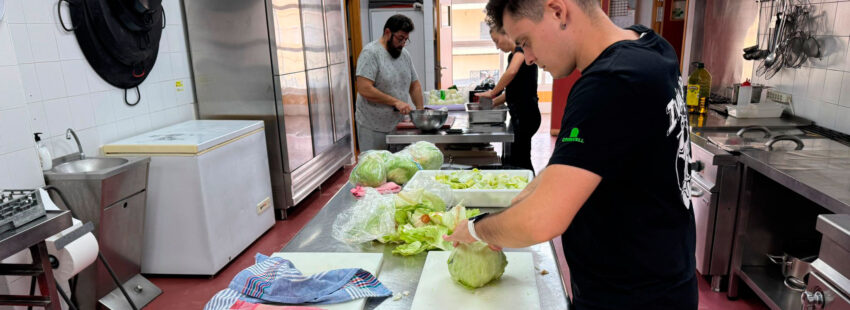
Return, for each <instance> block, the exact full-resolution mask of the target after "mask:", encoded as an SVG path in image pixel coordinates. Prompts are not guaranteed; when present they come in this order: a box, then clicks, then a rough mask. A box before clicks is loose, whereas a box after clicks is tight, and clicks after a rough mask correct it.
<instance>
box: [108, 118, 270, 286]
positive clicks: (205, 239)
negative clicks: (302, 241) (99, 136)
mask: <svg viewBox="0 0 850 310" xmlns="http://www.w3.org/2000/svg"><path fill="white" fill-rule="evenodd" d="M103 152H104V154H106V155H107V156H134V155H135V156H150V157H151V163H150V171H149V178H148V203H147V209H146V212H145V229H144V243H143V245H142V246H143V248H142V273H146V274H187V275H214V274H216V273H217V272H218V271H219V270H221V268H222V267H224V266H225V265H226V264H227V263H228V262H229V261H230V260H232V259H233V258H235V257H236V256H237V255H239V253H241V252H242V251H243V250H245V249H246V248H247V247H248V246H249V245H250V244H251V243H253V242H254V241H255V240H256V239H257V238H259V237H260V236H261V235H262V234H263V233H265V232H266V231H267V230H268V229H269V228H271V227H272V226H273V225H274V211H273V209H274V208H273V202H272V198H271V197H272V189H271V182H270V180H271V179H270V177H269V161H268V156H267V153H266V137H265V133H264V127H263V122H262V121H243V120H193V121H187V122H183V123H179V124H175V125H172V126H169V127H165V128H162V129H157V130H154V131H151V132H148V133H144V134H140V135H138V136H135V137H131V138H127V139H124V140H120V141H116V142H114V143H110V144H107V145H104V146H103Z"/></svg>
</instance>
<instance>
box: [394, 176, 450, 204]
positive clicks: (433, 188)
mask: <svg viewBox="0 0 850 310" xmlns="http://www.w3.org/2000/svg"><path fill="white" fill-rule="evenodd" d="M417 173H419V172H417ZM423 192H427V193H429V194H433V195H435V196H437V197H439V198H440V199H442V200H443V202H444V203H445V205H446V206H447V207H451V206H454V205H455V204H456V203H459V202H457V201H455V200H454V192H453V191H452V188H451V186H449V185H447V184H442V183H440V182H437V180H434V178H413V179H412V180H411V181H410V182H409V183H407V185H405V186H404V190H402V191H401V192H400V193H399V197H411V198H409V199H408V200H411V201H419V200H421V198H420V197H421V195H423ZM439 211H446V210H439Z"/></svg>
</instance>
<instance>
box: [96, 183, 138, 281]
mask: <svg viewBox="0 0 850 310" xmlns="http://www.w3.org/2000/svg"><path fill="white" fill-rule="evenodd" d="M146 194H147V192H146V191H145V192H140V193H138V194H135V195H133V196H131V197H130V198H127V199H124V200H120V201H118V202H116V203H115V204H113V205H111V206H109V207H107V208H106V209H104V210H103V213H102V218H101V220H100V231H99V232H98V235H97V236H98V244H99V245H100V252H101V253H103V257H105V258H106V260H107V261H108V262H109V265H110V266H111V267H112V270H113V271H115V274H116V276H118V280H120V281H121V283H124V282H125V281H127V280H129V279H130V278H132V277H133V276H134V275H136V274H138V273H139V271H140V270H141V263H142V244H143V241H144V239H143V238H144V224H145V203H146ZM96 265H97V266H98V269H97V270H98V272H97V283H98V284H97V296H103V295H106V294H108V293H109V292H110V291H112V290H113V289H115V288H116V287H117V286H115V284H114V283H113V282H112V278H111V277H110V276H109V273H107V271H106V270H105V268H103V267H101V266H102V265H101V264H100V263H97V264H96Z"/></svg>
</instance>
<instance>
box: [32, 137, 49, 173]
mask: <svg viewBox="0 0 850 310" xmlns="http://www.w3.org/2000/svg"><path fill="white" fill-rule="evenodd" d="M33 135H34V136H35V144H36V146H37V148H38V160H39V161H40V162H41V170H44V171H47V170H50V169H53V156H51V155H50V150H49V149H47V145H45V144H44V141H41V137H40V136H39V135H42V133H40V132H36V133H35V134H33Z"/></svg>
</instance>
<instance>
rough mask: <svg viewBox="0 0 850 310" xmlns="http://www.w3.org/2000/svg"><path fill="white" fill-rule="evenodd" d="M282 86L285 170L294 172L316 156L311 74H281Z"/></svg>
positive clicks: (281, 108)
mask: <svg viewBox="0 0 850 310" xmlns="http://www.w3.org/2000/svg"><path fill="white" fill-rule="evenodd" d="M277 79H278V80H277V85H278V87H280V96H281V98H280V100H279V102H278V104H279V105H280V106H279V108H278V114H279V117H280V119H282V120H283V126H281V127H280V128H281V129H282V131H283V132H282V133H281V135H280V136H281V137H283V139H284V143H283V144H284V145H285V148H286V160H284V163H283V168H284V171H285V172H292V171H293V170H295V169H297V168H298V167H300V166H301V165H303V164H304V163H306V162H307V161H309V160H310V159H312V158H313V134H312V133H311V130H310V106H309V104H308V94H307V74H306V73H304V72H297V73H291V74H286V75H282V76H278V77H277Z"/></svg>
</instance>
